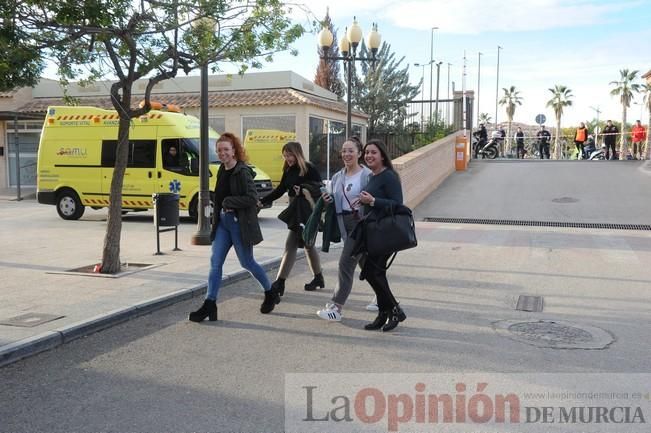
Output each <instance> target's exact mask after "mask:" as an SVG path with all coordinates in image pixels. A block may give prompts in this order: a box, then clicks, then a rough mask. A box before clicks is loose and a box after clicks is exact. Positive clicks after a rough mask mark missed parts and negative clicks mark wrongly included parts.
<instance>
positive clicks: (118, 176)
mask: <svg viewBox="0 0 651 433" xmlns="http://www.w3.org/2000/svg"><path fill="white" fill-rule="evenodd" d="M126 99H129V100H128V101H127V100H126ZM122 102H123V106H125V107H129V106H130V103H131V101H130V98H126V97H125V98H122ZM125 114H126V113H124V112H123V111H120V124H119V127H118V143H117V148H116V150H115V169H114V170H113V179H112V180H111V195H110V198H109V201H110V203H109V213H108V221H107V224H106V236H105V237H104V250H103V253H102V273H103V274H116V273H118V272H120V236H121V233H122V184H123V183H124V172H125V171H126V168H127V160H128V158H129V127H130V124H131V119H130V118H128V117H124V115H125Z"/></svg>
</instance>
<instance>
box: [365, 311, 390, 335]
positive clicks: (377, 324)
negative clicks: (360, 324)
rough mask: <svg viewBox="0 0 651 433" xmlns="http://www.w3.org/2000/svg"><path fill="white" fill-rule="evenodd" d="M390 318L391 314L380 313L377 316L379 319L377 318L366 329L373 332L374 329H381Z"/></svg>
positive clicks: (386, 312)
mask: <svg viewBox="0 0 651 433" xmlns="http://www.w3.org/2000/svg"><path fill="white" fill-rule="evenodd" d="M388 318H389V312H388V311H380V312H379V313H378V314H377V317H376V318H375V320H374V321H372V322H371V323H369V324H367V325H364V329H366V330H367V331H372V330H374V329H380V328H381V327H382V325H384V324H385V323H386V322H387V319H388Z"/></svg>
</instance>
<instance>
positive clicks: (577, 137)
mask: <svg viewBox="0 0 651 433" xmlns="http://www.w3.org/2000/svg"><path fill="white" fill-rule="evenodd" d="M587 139H588V128H586V127H585V123H583V122H581V123H580V124H579V127H578V128H577V129H576V132H575V133H574V145H575V146H576V159H583V145H584V144H585V142H586V140H587Z"/></svg>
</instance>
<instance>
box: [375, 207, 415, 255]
mask: <svg viewBox="0 0 651 433" xmlns="http://www.w3.org/2000/svg"><path fill="white" fill-rule="evenodd" d="M363 223H364V235H365V236H364V237H365V240H366V252H367V253H368V254H369V255H370V256H384V255H389V254H393V253H396V252H398V251H403V250H407V249H409V248H414V247H416V246H417V245H418V241H417V239H416V225H415V224H414V216H413V214H412V212H411V209H409V208H408V207H407V206H404V205H396V206H391V207H390V208H386V209H385V210H382V211H378V210H376V209H374V210H373V211H372V212H371V213H370V214H368V215H367V217H366V218H365V220H364V222H363Z"/></svg>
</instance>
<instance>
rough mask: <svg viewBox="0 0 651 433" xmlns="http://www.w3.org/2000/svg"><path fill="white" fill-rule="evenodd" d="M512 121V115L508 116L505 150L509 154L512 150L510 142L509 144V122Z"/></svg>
mask: <svg viewBox="0 0 651 433" xmlns="http://www.w3.org/2000/svg"><path fill="white" fill-rule="evenodd" d="M512 122H513V116H509V123H508V126H507V127H506V143H507V144H506V148H507V149H506V151H507V152H508V153H509V154H510V153H511V150H512V148H513V147H512V144H511V123H512Z"/></svg>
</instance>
